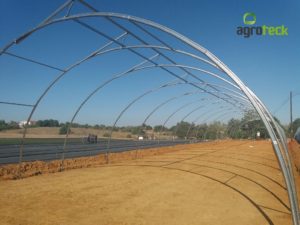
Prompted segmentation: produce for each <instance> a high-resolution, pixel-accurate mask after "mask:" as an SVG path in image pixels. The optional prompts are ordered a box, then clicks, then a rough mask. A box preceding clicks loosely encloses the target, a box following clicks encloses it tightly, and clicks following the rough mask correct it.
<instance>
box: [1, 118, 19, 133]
mask: <svg viewBox="0 0 300 225" xmlns="http://www.w3.org/2000/svg"><path fill="white" fill-rule="evenodd" d="M19 128H20V127H19V124H18V123H17V122H15V121H10V122H9V123H7V122H5V120H0V131H1V130H9V129H19Z"/></svg>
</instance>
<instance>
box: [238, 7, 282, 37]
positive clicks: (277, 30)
mask: <svg viewBox="0 0 300 225" xmlns="http://www.w3.org/2000/svg"><path fill="white" fill-rule="evenodd" d="M243 21H244V24H245V25H249V26H243V27H237V30H236V33H237V35H241V36H243V37H244V38H249V37H251V36H252V35H259V36H266V35H269V36H287V35H288V28H287V27H285V26H284V25H280V26H267V25H262V26H252V25H254V24H255V23H256V15H255V14H254V13H251V12H247V13H245V14H244V16H243Z"/></svg>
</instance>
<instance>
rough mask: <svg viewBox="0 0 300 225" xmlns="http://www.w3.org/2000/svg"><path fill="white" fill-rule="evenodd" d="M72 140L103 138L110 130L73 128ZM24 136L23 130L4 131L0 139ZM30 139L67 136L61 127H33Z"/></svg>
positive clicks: (122, 134) (123, 134)
mask: <svg viewBox="0 0 300 225" xmlns="http://www.w3.org/2000/svg"><path fill="white" fill-rule="evenodd" d="M71 132H72V133H71V134H70V138H72V137H73V138H78V137H82V136H86V135H88V134H95V135H98V136H99V137H103V135H104V134H105V133H109V130H101V129H94V128H71ZM128 134H130V133H129V132H119V131H116V132H114V133H113V138H126V137H127V135H128ZM22 135H23V129H13V130H4V131H1V132H0V138H21V137H22ZM26 137H28V138H64V137H65V135H59V127H33V128H28V129H27V135H26Z"/></svg>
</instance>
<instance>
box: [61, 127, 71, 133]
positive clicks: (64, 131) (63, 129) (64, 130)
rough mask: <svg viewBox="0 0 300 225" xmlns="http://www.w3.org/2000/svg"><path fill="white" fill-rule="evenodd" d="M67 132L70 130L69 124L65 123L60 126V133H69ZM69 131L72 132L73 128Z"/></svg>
mask: <svg viewBox="0 0 300 225" xmlns="http://www.w3.org/2000/svg"><path fill="white" fill-rule="evenodd" d="M67 132H68V126H67V125H63V126H61V127H60V129H59V134H67ZM69 133H71V129H70V131H69Z"/></svg>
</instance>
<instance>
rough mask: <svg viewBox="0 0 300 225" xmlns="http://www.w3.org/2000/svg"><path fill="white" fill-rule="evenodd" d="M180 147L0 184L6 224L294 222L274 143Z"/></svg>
mask: <svg viewBox="0 0 300 225" xmlns="http://www.w3.org/2000/svg"><path fill="white" fill-rule="evenodd" d="M174 148H176V147H174ZM177 148H180V149H181V150H179V151H173V152H169V153H165V154H162V155H153V156H147V157H144V158H142V159H138V160H127V161H124V162H121V163H114V164H111V165H108V166H98V167H96V168H85V169H76V170H69V171H66V172H63V173H54V174H44V175H41V176H36V177H30V178H26V179H23V180H15V181H13V180H9V181H0V221H1V224H16V225H17V224H18V225H27V224H28V225H29V224H30V225H38V224H39V225H40V224H49V225H50V224H51V225H55V224H57V225H58V224H70V225H71V224H72V225H73V224H74V225H75V224H78V225H79V224H80V225H85V224H86V225H94V224H99V225H106V224H107V225H108V224H110V225H117V224H118V225H119V224H122V225H125V224H126V225H127V224H128V225H146V224H155V225H156V224H163V225H174V224H175V225H176V224H178V225H179V224H182V225H186V224H188V225H193V224H197V225H199V224H203V225H204V224H213V225H216V224H220V225H221V224H222V225H224V224H225V225H227V224H228V225H229V224H230V225H235V224H236V225H241V224H243V225H245V224H249V225H250V224H251V225H255V224H259V225H263V224H278V225H289V224H291V216H290V212H289V209H288V208H289V203H288V198H287V194H286V191H285V187H284V184H283V178H282V174H281V172H280V170H279V168H278V164H277V161H276V159H275V156H274V154H273V151H272V147H271V145H270V143H269V142H267V141H260V142H253V141H231V142H229V141H226V142H218V143H210V144H208V143H203V144H193V145H183V146H180V147H177Z"/></svg>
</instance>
